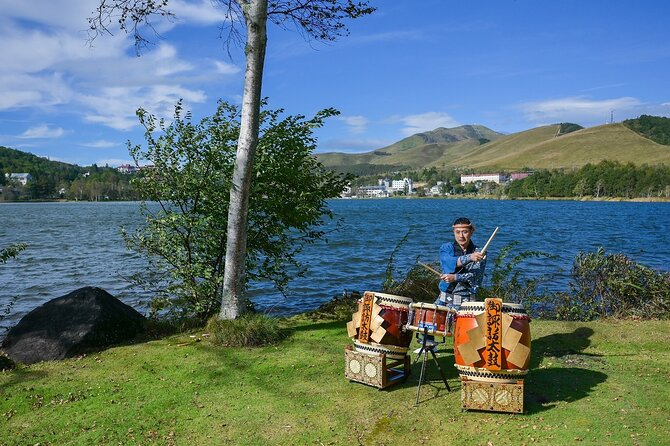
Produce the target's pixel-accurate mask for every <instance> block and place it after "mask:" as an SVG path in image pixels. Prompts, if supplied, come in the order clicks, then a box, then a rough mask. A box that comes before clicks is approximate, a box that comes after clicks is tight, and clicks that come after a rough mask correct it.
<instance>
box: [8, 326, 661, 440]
mask: <svg viewBox="0 0 670 446" xmlns="http://www.w3.org/2000/svg"><path fill="white" fill-rule="evenodd" d="M291 325H292V328H293V333H292V336H291V337H290V338H288V339H286V340H284V341H283V342H282V343H280V344H278V345H276V346H270V347H261V348H224V347H217V346H214V345H213V344H212V343H211V342H210V341H209V338H208V337H203V336H202V332H197V333H192V334H191V335H190V336H189V335H178V336H173V337H169V338H166V339H162V340H157V341H151V342H147V343H142V344H135V345H129V346H123V347H117V348H113V349H110V350H107V351H105V352H101V353H98V354H96V355H91V356H87V357H84V358H81V359H73V360H67V361H62V362H49V363H41V364H36V365H32V366H29V367H21V368H19V369H17V370H14V371H10V372H5V373H1V374H0V444H2V445H28V444H31V445H33V444H38V443H39V444H41V445H45V444H51V445H95V444H124V445H132V444H137V445H145V444H161V445H172V444H175V445H176V444H179V445H209V444H211V445H220V444H235V445H238V444H240V445H244V444H248V445H256V444H258V445H263V444H277V445H293V444H299V445H302V444H308V445H312V444H313V445H320V444H324V445H327V444H341V445H351V444H353V445H358V444H362V445H381V444H386V445H407V444H431V445H441V444H450V445H459V444H463V445H466V444H467V445H488V444H492V445H521V444H527V445H531V444H544V445H557V444H559V445H561V444H575V443H576V442H580V441H581V444H602V445H611V444H616V445H620V444H621V445H655V444H659V445H661V444H667V441H668V438H669V436H670V409H669V408H668V402H669V401H670V390H669V389H670V376H669V373H668V371H669V370H670V324H668V322H667V321H646V322H638V321H619V322H616V321H614V322H612V321H611V322H590V323H578V322H548V321H533V322H532V323H531V330H532V334H533V339H534V340H533V361H532V362H533V364H532V371H531V373H530V374H529V376H528V377H527V380H526V395H525V397H526V412H525V413H524V414H521V415H512V414H500V413H487V412H462V411H461V410H460V384H459V381H458V377H457V374H456V372H455V370H454V368H453V367H452V364H453V356H452V355H451V350H450V348H445V347H442V349H441V351H440V353H438V356H439V360H440V363H441V364H442V367H443V368H444V369H445V371H446V372H447V374H448V380H449V383H450V385H451V387H452V392H451V393H448V392H446V391H445V389H444V388H443V387H444V385H443V384H442V383H441V382H440V381H439V379H438V378H439V377H438V375H437V372H436V370H435V369H434V368H429V369H428V370H429V372H430V375H429V377H430V378H431V379H432V380H434V381H433V382H432V383H431V385H424V386H423V387H422V392H421V403H420V404H419V405H418V407H415V406H414V400H415V397H416V384H417V379H418V375H419V373H418V372H419V371H418V369H417V367H418V365H419V364H416V365H415V367H414V369H413V374H412V375H411V376H410V377H409V380H408V381H407V382H406V383H404V384H401V385H399V386H397V387H392V388H389V389H388V390H381V391H380V390H377V389H375V388H372V387H368V386H364V385H362V384H358V383H351V382H349V381H347V380H346V379H345V378H344V354H343V348H344V346H345V345H347V344H349V343H350V341H349V339H348V338H347V335H346V329H345V327H344V322H343V321H328V320H321V321H314V320H310V319H306V318H304V317H303V318H298V319H294V320H293V321H291ZM577 444H580V443H577Z"/></svg>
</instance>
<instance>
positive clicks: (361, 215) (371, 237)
mask: <svg viewBox="0 0 670 446" xmlns="http://www.w3.org/2000/svg"><path fill="white" fill-rule="evenodd" d="M329 206H330V208H331V209H332V210H333V212H334V214H335V218H336V219H337V220H338V221H340V224H339V226H340V229H339V230H337V231H335V232H332V233H330V234H329V235H328V239H327V240H326V241H323V242H320V243H317V244H315V245H311V246H307V247H306V249H305V251H304V252H303V253H302V255H301V259H302V260H303V262H304V263H305V264H307V266H308V271H307V273H306V276H305V277H304V278H299V279H297V280H295V281H294V282H293V283H292V285H291V286H290V289H289V291H288V293H287V296H282V295H281V294H279V293H277V292H276V291H274V290H273V289H272V288H271V286H270V285H269V284H262V283H261V284H255V285H254V286H253V287H252V289H251V290H250V296H251V297H252V299H253V301H254V302H255V303H256V305H257V307H258V308H259V309H261V310H264V311H268V312H271V313H274V314H281V315H288V314H295V313H298V312H301V311H305V310H309V309H313V308H316V307H318V306H319V305H320V304H321V303H323V302H325V301H328V300H330V299H331V298H332V297H333V296H335V295H339V294H342V292H343V291H344V290H349V291H351V290H357V291H365V290H380V289H381V285H382V283H383V281H384V277H385V271H386V266H387V262H388V259H389V256H390V254H391V253H392V251H393V250H394V248H395V247H396V246H397V244H398V242H399V241H400V240H401V239H402V238H403V236H405V234H407V233H408V232H409V236H408V239H407V242H406V243H405V244H403V245H402V246H401V247H400V249H399V251H398V253H397V257H396V265H397V268H396V270H397V271H396V275H397V277H398V278H399V277H400V276H401V275H402V273H403V272H404V271H406V270H407V268H409V267H410V266H411V265H414V264H415V263H416V261H417V259H418V260H421V261H423V262H436V261H437V260H438V250H439V247H440V245H441V244H442V243H444V242H446V241H449V240H450V239H451V237H452V236H451V223H452V222H453V220H454V219H455V218H456V217H459V216H466V217H468V218H470V219H471V220H472V221H473V222H474V223H475V225H476V227H477V230H476V233H475V234H474V236H473V240H474V241H475V242H476V243H477V244H478V245H479V246H482V245H483V244H484V243H485V242H486V240H487V239H488V237H489V235H490V234H491V233H492V232H493V230H494V228H495V227H496V226H498V227H499V228H500V230H499V232H498V235H497V236H496V238H495V239H494V241H493V242H492V244H491V246H490V248H489V252H490V256H489V258H490V259H493V258H495V256H496V255H497V253H498V252H499V250H500V248H502V247H504V246H505V245H506V244H508V243H510V242H512V241H518V242H520V243H521V245H520V249H523V250H537V251H543V252H546V253H550V254H553V255H555V256H556V258H555V259H550V260H547V259H531V260H528V261H527V262H525V263H524V264H523V265H524V274H525V275H526V276H527V277H538V276H549V280H548V281H547V282H546V283H545V285H544V286H545V287H547V289H550V290H561V289H567V285H568V281H569V273H570V269H571V267H572V261H573V259H574V257H575V255H576V254H577V253H578V252H580V251H584V252H590V251H595V250H596V249H597V248H598V247H600V246H602V247H603V248H605V250H606V251H607V252H608V253H624V254H626V255H627V256H629V257H630V258H632V259H633V260H635V261H637V262H640V263H642V264H644V265H647V266H649V267H652V268H655V269H657V270H662V271H667V270H668V265H669V264H670V262H669V260H670V237H669V236H668V231H669V230H670V203H633V202H577V201H521V200H509V201H506V200H465V199H463V200H460V199H377V200H375V199H370V200H332V201H330V202H329ZM138 209H139V204H138V203H132V202H115V203H82V202H78V203H75V202H71V203H7V204H2V205H0V218H1V219H2V220H1V221H2V225H0V247H6V246H8V245H9V244H12V243H18V242H24V243H27V244H28V248H27V249H26V250H25V251H23V252H22V253H21V254H20V255H19V257H18V258H16V259H13V260H10V261H9V262H8V263H7V264H5V265H0V281H1V283H2V284H3V286H2V289H0V312H2V311H3V310H4V309H5V307H6V306H7V304H8V302H10V301H11V300H12V298H13V297H15V296H16V297H17V298H18V299H17V300H16V304H15V306H14V308H13V310H12V313H11V314H10V316H9V317H7V318H5V320H4V321H2V323H0V326H5V327H6V326H9V325H12V324H14V323H15V322H17V321H18V319H19V318H20V317H21V316H23V315H24V314H25V313H26V312H28V311H30V310H31V309H33V308H35V307H36V306H38V305H40V304H42V303H44V302H46V301H48V300H50V299H52V298H55V297H59V296H62V295H64V294H67V293H69V292H70V291H73V290H75V289H77V288H80V287H83V286H98V287H101V288H104V289H105V290H107V291H108V292H110V293H111V294H113V295H115V296H116V297H118V298H119V299H121V300H122V301H124V302H126V303H128V304H129V305H132V306H134V307H136V308H138V309H140V310H142V309H143V308H144V303H145V302H146V301H147V299H148V297H149V296H148V295H147V294H146V293H145V292H144V291H143V290H141V289H138V288H136V287H135V286H133V285H132V284H130V283H129V282H128V281H127V280H126V279H125V277H128V276H130V275H131V274H133V273H135V272H137V271H140V270H142V269H143V268H144V267H145V266H146V264H145V262H144V260H143V259H142V258H141V257H140V256H138V255H137V254H135V253H133V252H130V251H128V250H127V249H126V247H125V245H124V243H123V240H122V238H121V233H120V227H121V226H125V227H127V228H129V229H131V230H132V229H134V228H137V227H140V226H141V225H142V224H143V219H142V217H141V216H140V214H139V211H138ZM328 227H329V229H335V227H336V225H335V223H334V222H331V223H329V225H328ZM410 297H411V296H410ZM0 333H1V332H0Z"/></svg>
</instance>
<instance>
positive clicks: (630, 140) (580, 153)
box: [318, 116, 670, 174]
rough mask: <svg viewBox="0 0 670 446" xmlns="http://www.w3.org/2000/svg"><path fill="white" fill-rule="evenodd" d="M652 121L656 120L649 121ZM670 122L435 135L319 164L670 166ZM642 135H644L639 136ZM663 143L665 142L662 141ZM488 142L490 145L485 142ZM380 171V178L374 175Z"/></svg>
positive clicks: (345, 167) (354, 167)
mask: <svg viewBox="0 0 670 446" xmlns="http://www.w3.org/2000/svg"><path fill="white" fill-rule="evenodd" d="M649 118H654V119H649ZM669 122H670V119H668V118H657V117H645V116H642V117H640V118H638V119H635V120H627V121H626V122H624V123H622V124H607V125H601V126H597V127H591V128H581V127H580V126H578V125H576V124H555V125H547V126H542V127H537V128H534V129H530V130H526V131H523V132H518V133H514V134H511V135H502V134H500V133H497V132H494V131H492V130H490V129H488V128H486V127H483V126H461V127H457V128H454V129H443V128H440V129H436V130H434V131H432V132H425V133H420V134H417V135H413V136H410V137H408V138H405V139H403V140H401V141H398V142H397V143H395V144H392V145H390V146H388V147H384V148H382V149H379V150H375V151H373V152H368V153H361V154H344V153H324V154H319V155H318V158H319V160H320V161H321V162H322V163H323V164H324V165H326V166H327V167H330V168H332V169H334V170H340V171H349V172H352V173H359V174H360V172H357V171H365V169H367V170H368V172H367V173H369V174H373V173H377V172H381V171H383V170H381V169H386V170H387V171H388V170H403V169H420V168H430V167H437V168H448V167H451V168H470V169H474V170H476V171H484V170H493V169H495V170H500V169H504V170H518V169H522V168H529V169H559V168H575V167H581V166H583V165H585V164H587V163H591V164H597V163H599V162H600V161H603V160H609V161H618V162H620V163H628V162H631V163H633V164H636V165H642V164H649V165H656V164H670V146H669V145H665V144H661V143H659V142H657V141H661V142H665V141H666V140H670V137H669V135H668V134H667V133H666V132H665V130H666V129H667V128H670V125H668V123H669ZM641 133H642V134H641ZM664 138H665V139H664ZM487 140H488V141H487ZM375 169H377V172H375V171H374V170H375Z"/></svg>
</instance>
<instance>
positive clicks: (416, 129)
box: [391, 112, 461, 136]
mask: <svg viewBox="0 0 670 446" xmlns="http://www.w3.org/2000/svg"><path fill="white" fill-rule="evenodd" d="M391 121H392V122H401V123H403V124H404V125H405V127H404V128H403V129H402V133H403V134H404V135H405V136H411V135H414V134H416V133H421V132H427V131H430V130H435V129H436V128H438V127H446V128H450V127H458V126H459V125H461V124H460V123H459V122H458V121H456V120H455V119H454V118H452V117H451V116H450V115H448V114H447V113H444V112H427V113H421V114H418V115H409V116H403V117H394V118H391Z"/></svg>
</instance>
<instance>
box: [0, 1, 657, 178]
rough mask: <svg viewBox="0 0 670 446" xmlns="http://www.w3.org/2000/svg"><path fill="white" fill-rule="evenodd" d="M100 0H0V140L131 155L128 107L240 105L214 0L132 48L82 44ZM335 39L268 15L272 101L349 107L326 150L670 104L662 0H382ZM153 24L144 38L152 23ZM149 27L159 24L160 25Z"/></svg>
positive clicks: (583, 120)
mask: <svg viewBox="0 0 670 446" xmlns="http://www.w3.org/2000/svg"><path fill="white" fill-rule="evenodd" d="M97 3H98V0H59V1H53V0H48V1H47V0H28V1H25V2H19V1H15V0H0V11H1V12H0V41H2V42H3V44H2V49H0V145H4V146H7V147H12V148H16V149H19V150H24V151H27V152H31V153H34V154H36V155H40V156H47V157H49V158H51V159H54V160H60V161H65V162H70V163H75V164H80V165H88V164H92V163H97V164H99V165H105V164H109V165H110V166H117V165H119V164H122V163H126V162H129V161H130V157H129V156H128V153H127V149H126V141H128V140H130V141H132V142H133V143H135V144H136V143H142V142H143V136H142V129H141V128H140V127H139V124H138V121H137V118H136V117H135V110H136V109H137V108H139V107H143V108H145V109H147V110H148V111H150V112H152V113H154V114H156V115H158V116H160V117H165V118H170V117H171V116H172V110H173V106H174V104H175V102H176V101H177V100H179V99H183V100H184V103H185V104H186V108H188V109H190V110H192V111H193V114H194V116H195V117H202V116H205V115H209V114H211V113H212V112H213V111H214V109H215V106H216V101H217V100H218V99H219V98H221V99H223V100H226V101H229V102H233V103H239V102H240V100H241V93H242V80H243V79H242V77H243V72H244V58H243V54H242V52H241V50H240V49H239V48H233V49H232V51H231V57H229V55H228V52H227V51H226V49H225V47H224V43H223V41H222V40H221V39H220V38H219V36H220V27H221V25H222V24H223V17H222V15H221V13H220V12H219V11H217V10H216V9H214V8H213V7H212V3H211V1H210V0H191V1H186V0H179V1H176V0H170V3H169V4H170V9H172V10H173V11H174V12H175V14H176V15H177V20H176V21H174V22H160V21H157V22H155V26H156V28H157V29H158V30H159V32H160V37H158V38H154V39H153V40H154V45H153V46H152V47H150V48H149V49H148V50H146V51H145V52H144V53H143V54H142V55H141V57H137V56H136V54H135V49H134V46H133V41H132V39H131V38H130V37H129V36H126V35H125V34H123V33H122V32H117V33H115V34H114V35H113V36H101V37H98V38H97V39H96V40H95V41H94V42H93V44H92V45H89V44H88V43H87V32H86V30H87V20H86V19H87V17H89V16H90V15H91V11H93V9H94V8H95V6H96V4H97ZM373 4H374V5H375V6H377V7H378V11H377V12H376V13H375V14H373V15H371V16H368V17H365V18H362V19H359V20H357V21H353V22H350V23H349V28H350V31H351V33H350V35H349V36H348V37H344V38H342V39H340V40H338V41H336V42H334V43H329V44H323V43H319V42H307V41H305V40H304V39H303V38H302V36H301V35H300V34H299V33H297V32H294V31H286V30H282V29H279V28H277V27H275V26H273V25H270V27H269V42H268V51H267V59H266V66H265V79H264V85H263V95H264V96H266V97H268V98H269V101H270V106H271V107H272V108H284V109H286V111H287V112H288V113H291V114H305V115H308V116H310V115H312V114H314V113H315V112H316V111H318V110H319V109H322V108H326V107H334V108H336V109H338V110H340V112H341V115H340V116H339V117H337V118H333V119H331V120H330V121H328V123H327V124H326V126H325V127H324V128H323V129H321V130H319V131H318V133H317V135H318V137H319V149H318V151H341V152H365V151H370V150H375V149H378V148H380V147H383V146H385V145H388V144H391V143H393V142H395V141H398V140H400V139H402V138H403V137H405V136H409V135H411V134H414V133H417V132H421V131H426V130H432V129H434V128H437V127H454V126H458V125H462V124H481V125H484V126H487V127H489V128H491V129H493V130H496V131H499V132H504V133H512V132H517V131H521V130H526V129H530V128H533V127H537V126H540V125H544V124H551V123H556V122H575V123H578V124H580V125H583V126H585V127H590V126H594V125H600V124H604V123H605V122H607V121H609V119H610V116H611V113H613V116H614V120H615V121H621V120H623V119H627V118H634V117H637V116H639V115H641V114H652V115H658V116H670V85H669V84H670V82H669V80H670V26H668V17H670V2H668V1H667V0H656V1H651V0H640V1H637V2H634V1H624V0H609V1H604V0H602V1H601V0H588V1H587V0H579V1H576V0H563V1H560V2H557V1H549V0H471V1H467V2H465V1H462V0H417V1H410V0H380V1H373ZM148 36H149V35H148ZM152 38H153V36H152Z"/></svg>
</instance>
